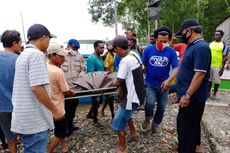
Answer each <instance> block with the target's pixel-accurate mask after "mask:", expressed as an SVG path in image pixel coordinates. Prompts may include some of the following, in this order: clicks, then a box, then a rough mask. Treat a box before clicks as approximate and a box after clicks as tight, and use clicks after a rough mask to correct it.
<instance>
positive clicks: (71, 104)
mask: <svg viewBox="0 0 230 153" xmlns="http://www.w3.org/2000/svg"><path fill="white" fill-rule="evenodd" d="M78 104H79V99H66V100H65V117H66V120H67V129H71V128H72V127H73V119H74V117H75V112H76V109H77V106H78Z"/></svg>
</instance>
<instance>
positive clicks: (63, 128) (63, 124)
mask: <svg viewBox="0 0 230 153" xmlns="http://www.w3.org/2000/svg"><path fill="white" fill-rule="evenodd" d="M54 135H55V136H56V137H58V138H65V137H66V136H67V120H66V118H63V119H61V120H54Z"/></svg>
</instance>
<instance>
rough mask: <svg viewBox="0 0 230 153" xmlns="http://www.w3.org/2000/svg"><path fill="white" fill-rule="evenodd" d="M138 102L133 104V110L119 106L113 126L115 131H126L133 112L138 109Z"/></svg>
mask: <svg viewBox="0 0 230 153" xmlns="http://www.w3.org/2000/svg"><path fill="white" fill-rule="evenodd" d="M137 107H138V104H133V107H132V108H133V109H132V110H126V109H125V108H123V107H121V106H119V108H118V110H117V112H116V115H115V117H114V119H113V122H112V128H113V130H115V131H124V130H125V129H126V125H127V122H128V120H129V119H130V117H131V116H132V114H133V113H134V112H135V111H136V110H137Z"/></svg>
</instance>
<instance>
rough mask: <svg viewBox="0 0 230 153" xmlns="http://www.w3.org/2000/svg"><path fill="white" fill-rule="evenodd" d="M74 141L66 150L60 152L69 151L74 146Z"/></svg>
mask: <svg viewBox="0 0 230 153" xmlns="http://www.w3.org/2000/svg"><path fill="white" fill-rule="evenodd" d="M75 144H76V142H75V141H74V142H73V143H70V144H69V147H68V148H67V149H66V150H62V151H61V152H62V153H68V151H70V150H71V149H72V148H73V147H74V146H75Z"/></svg>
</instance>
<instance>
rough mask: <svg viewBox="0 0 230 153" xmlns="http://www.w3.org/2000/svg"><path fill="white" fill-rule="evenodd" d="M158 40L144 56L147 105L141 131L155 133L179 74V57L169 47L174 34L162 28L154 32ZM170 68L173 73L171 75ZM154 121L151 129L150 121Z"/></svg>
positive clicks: (148, 48) (146, 49)
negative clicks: (170, 90)
mask: <svg viewBox="0 0 230 153" xmlns="http://www.w3.org/2000/svg"><path fill="white" fill-rule="evenodd" d="M154 37H155V38H156V44H155V45H149V46H148V47H146V48H145V50H144V54H143V56H142V61H143V64H144V65H145V69H146V77H145V84H146V87H147V88H146V103H145V120H144V122H143V123H142V126H141V129H142V130H143V131H147V130H149V129H150V128H151V129H152V130H153V131H155V130H156V128H157V127H158V126H159V125H160V123H161V121H162V119H163V116H164V111H165V107H166V105H167V103H168V93H169V90H168V89H169V86H170V83H171V81H172V80H173V79H174V78H175V77H176V74H177V72H178V57H177V55H176V52H175V50H174V49H173V48H171V47H169V46H168V43H169V39H171V37H172V32H171V30H169V29H168V28H167V27H160V28H158V29H157V30H156V31H155V32H154ZM170 67H172V73H171V75H169V72H170ZM156 102H157V109H156V112H155V114H154V111H153V109H154V107H155V105H156ZM151 119H153V121H152V125H151V127H150V126H149V123H150V120H151Z"/></svg>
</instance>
